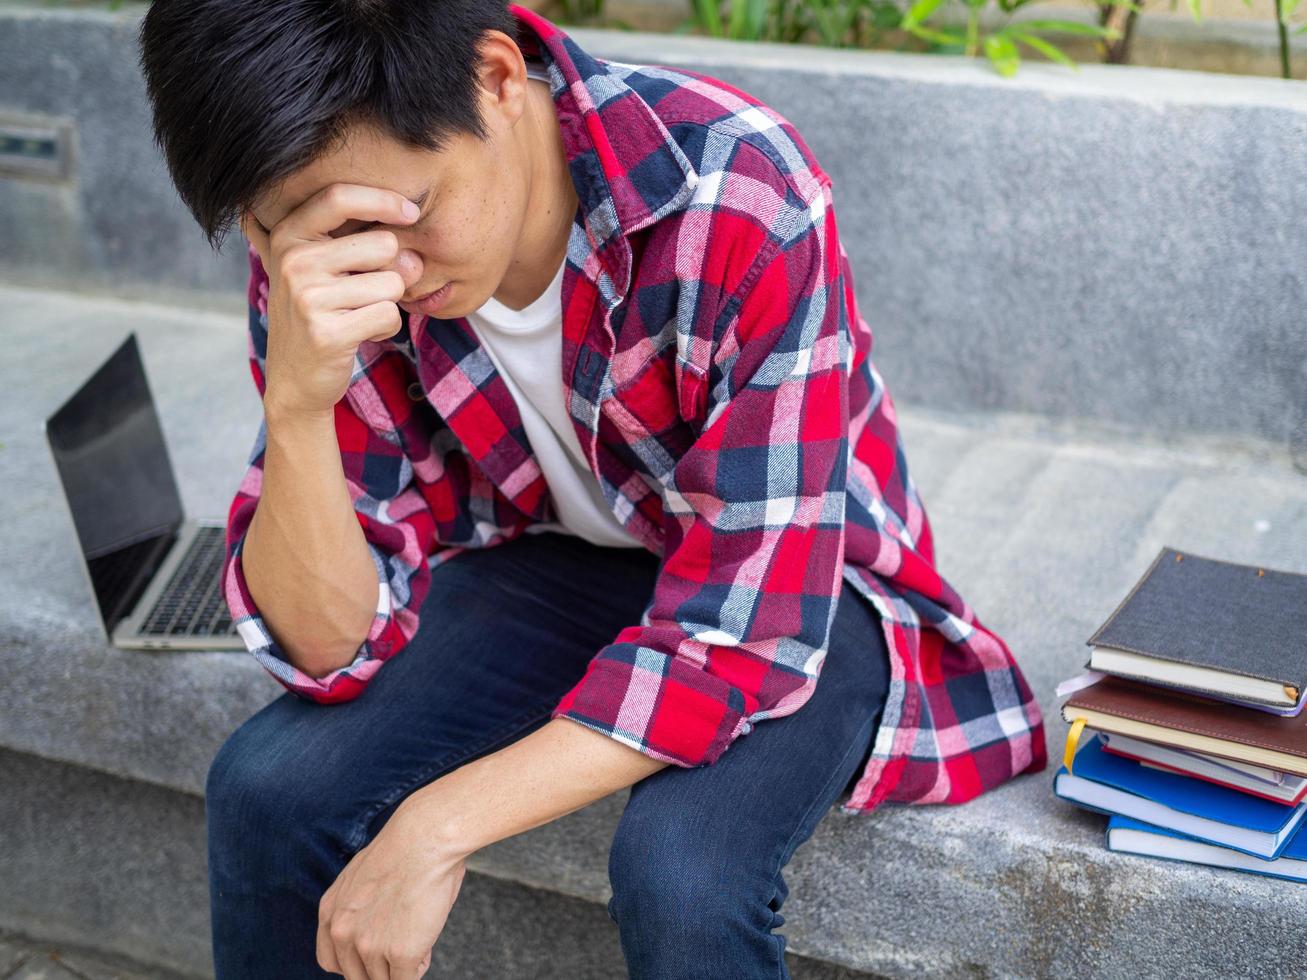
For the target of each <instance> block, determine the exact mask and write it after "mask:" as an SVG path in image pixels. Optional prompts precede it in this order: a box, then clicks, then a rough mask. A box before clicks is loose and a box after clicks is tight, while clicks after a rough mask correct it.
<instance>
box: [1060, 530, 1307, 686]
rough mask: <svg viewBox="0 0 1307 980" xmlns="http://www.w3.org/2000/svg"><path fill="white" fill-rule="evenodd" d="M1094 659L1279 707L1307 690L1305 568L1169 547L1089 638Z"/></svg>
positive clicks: (1144, 676) (1131, 674) (1156, 680)
mask: <svg viewBox="0 0 1307 980" xmlns="http://www.w3.org/2000/svg"><path fill="white" fill-rule="evenodd" d="M1086 642H1087V644H1088V645H1089V646H1091V647H1093V648H1094V650H1093V652H1092V654H1091V656H1090V660H1089V666H1090V667H1091V668H1092V669H1094V670H1101V671H1103V672H1104V673H1108V674H1115V675H1116V676H1118V677H1126V678H1130V679H1133V680H1140V681H1145V682H1148V683H1153V684H1164V685H1170V686H1173V687H1180V688H1184V689H1185V690H1190V691H1197V692H1208V693H1211V694H1214V695H1217V696H1225V697H1232V698H1236V699H1238V700H1242V701H1247V702H1249V703H1250V704H1264V705H1267V706H1271V707H1275V708H1285V707H1292V706H1295V705H1296V706H1299V707H1301V704H1302V702H1303V695H1304V692H1307V575H1305V574H1301V573H1298V572H1289V571H1284V570H1280V569H1273V568H1265V567H1260V566H1257V565H1243V564H1239V563H1237V562H1232V561H1223V560H1221V559H1217V558H1208V557H1205V556H1203V555H1196V554H1194V553H1193V552H1190V551H1183V550H1180V549H1177V548H1172V547H1170V546H1163V548H1162V550H1161V551H1160V552H1158V555H1157V557H1156V558H1154V559H1153V563H1152V564H1151V565H1150V566H1149V567H1148V570H1147V571H1146V572H1144V574H1143V576H1142V577H1141V578H1140V579H1139V581H1138V582H1136V583H1135V585H1134V587H1133V588H1132V589H1131V590H1130V592H1129V593H1128V594H1127V595H1126V597H1125V599H1123V600H1122V601H1121V604H1120V605H1119V606H1117V607H1116V609H1115V610H1114V611H1113V612H1112V614H1111V615H1110V616H1109V617H1108V618H1107V621H1106V622H1105V623H1103V625H1102V626H1100V627H1099V628H1098V629H1097V630H1096V631H1095V632H1094V635H1093V636H1091V637H1090V638H1089V639H1088V640H1087V641H1086Z"/></svg>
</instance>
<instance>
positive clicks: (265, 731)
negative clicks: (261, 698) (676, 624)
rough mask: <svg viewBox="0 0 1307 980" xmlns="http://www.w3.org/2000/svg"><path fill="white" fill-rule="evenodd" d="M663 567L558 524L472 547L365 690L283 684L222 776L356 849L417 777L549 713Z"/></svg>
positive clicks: (439, 577) (437, 583) (224, 758)
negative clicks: (305, 694)
mask: <svg viewBox="0 0 1307 980" xmlns="http://www.w3.org/2000/svg"><path fill="white" fill-rule="evenodd" d="M657 567H658V559H657V557H656V556H655V555H652V554H650V553H648V552H646V551H644V550H643V549H638V548H606V547H600V546H597V545H593V544H590V543H589V542H587V541H584V540H583V539H581V538H577V537H575V536H572V535H565V534H561V533H555V532H549V533H544V534H527V535H522V536H521V537H519V538H516V539H514V540H512V541H509V542H506V543H504V544H501V545H497V546H494V547H491V548H486V549H470V550H468V551H465V552H462V553H461V554H459V555H457V556H455V557H454V558H452V559H450V560H449V561H447V562H444V563H442V564H441V565H438V566H437V567H436V568H435V569H433V570H432V581H431V589H430V592H429V594H428V595H427V596H426V598H425V599H424V601H423V605H422V607H421V615H420V621H419V627H418V630H417V632H416V634H415V635H414V637H413V639H412V640H411V641H410V642H409V643H408V644H407V645H406V646H405V647H404V648H403V649H401V650H400V651H399V653H397V654H395V655H394V656H393V657H392V658H391V659H389V660H387V661H386V663H384V664H383V665H382V667H381V669H380V670H378V671H377V673H376V674H375V675H374V676H373V678H372V680H371V682H370V683H369V684H368V686H367V687H366V688H365V689H364V691H363V693H362V694H360V695H359V696H358V697H356V698H354V699H353V700H350V701H346V702H343V703H339V704H332V705H322V704H315V703H312V702H310V701H307V700H304V699H302V698H300V697H298V696H296V695H294V694H291V693H290V692H287V693H285V694H284V695H282V696H281V697H280V698H278V699H277V700H275V701H273V702H272V703H270V704H268V705H267V706H265V707H264V708H263V709H262V710H260V711H259V712H257V713H256V714H254V715H253V716H251V717H250V718H249V719H248V720H247V721H245V722H244V723H243V724H242V725H241V726H240V727H239V728H238V729H237V730H236V731H235V732H234V733H233V734H232V735H231V736H230V737H229V739H228V740H227V742H226V743H225V744H224V745H223V747H222V749H221V750H220V751H219V753H218V757H217V758H215V760H214V763H213V765H212V766H211V769H210V773H209V782H210V785H211V786H213V785H216V784H218V783H219V782H220V781H221V780H223V779H224V778H226V777H230V778H229V782H230V783H232V784H238V785H239V786H240V787H241V789H240V790H239V791H240V792H241V793H242V795H245V796H247V797H253V796H255V795H258V794H261V793H262V794H266V795H267V796H268V797H269V798H271V799H275V800H277V801H278V803H277V807H278V810H279V812H280V813H282V814H284V816H285V819H286V820H287V821H290V820H294V819H296V818H297V817H300V818H303V817H305V816H306V814H304V813H300V814H296V813H295V812H294V811H295V806H296V804H297V803H299V804H302V808H303V809H304V810H305V811H307V812H308V813H311V814H312V815H313V819H315V820H316V822H317V825H318V828H319V829H320V830H322V831H324V832H325V833H326V834H327V835H328V836H329V837H330V838H332V839H333V841H334V842H335V844H336V846H337V848H338V849H339V852H340V855H341V857H343V858H347V857H348V856H350V855H352V854H353V853H355V852H356V851H357V850H358V849H360V848H362V847H363V846H364V845H366V844H367V843H368V841H369V840H371V838H372V837H374V836H375V834H376V833H377V832H378V831H379V830H380V828H381V826H382V825H384V823H385V821H386V820H387V819H388V818H389V816H390V814H391V813H393V812H394V809H395V808H396V807H397V806H398V805H399V804H400V803H401V802H402V801H403V799H404V798H405V797H407V796H408V795H409V794H411V793H412V792H413V791H414V790H416V789H418V788H419V787H421V786H423V785H426V784H427V783H429V782H431V781H432V780H434V779H436V778H438V777H439V776H441V775H443V774H444V773H446V772H449V771H451V770H452V769H454V768H457V767H458V766H460V765H462V764H463V763H465V762H467V761H470V760H471V759H473V758H476V757H477V756H480V755H483V754H486V753H488V752H491V751H494V750H496V749H498V748H500V747H502V746H503V745H506V744H508V743H510V742H512V741H514V740H515V739H516V738H519V737H521V736H522V735H524V734H526V733H527V732H529V731H530V730H532V729H534V728H535V727H538V726H539V725H541V724H544V723H545V722H546V721H547V720H548V716H549V713H550V711H551V710H552V709H553V707H554V705H555V704H556V703H557V702H558V700H559V699H560V698H561V697H562V696H563V694H565V693H566V692H567V690H568V689H569V688H570V687H571V686H572V685H573V684H575V683H576V682H577V681H578V680H579V679H580V678H581V676H582V675H583V674H584V673H585V669H586V667H587V665H588V664H589V662H590V660H591V659H592V658H593V657H594V655H595V653H596V652H597V651H598V650H599V648H600V647H602V646H603V645H605V644H606V643H609V642H611V641H612V639H613V638H614V637H615V636H616V634H617V633H618V632H619V631H620V630H621V629H623V628H625V627H627V626H630V625H632V624H634V623H637V622H639V618H640V615H641V613H642V612H643V610H644V608H645V606H646V605H647V603H648V600H649V598H650V596H651V595H652V590H653V584H654V580H655V577H656V571H657ZM242 809H243V808H242V807H239V806H237V807H235V808H233V812H240V811H241V810H242ZM245 812H248V811H245Z"/></svg>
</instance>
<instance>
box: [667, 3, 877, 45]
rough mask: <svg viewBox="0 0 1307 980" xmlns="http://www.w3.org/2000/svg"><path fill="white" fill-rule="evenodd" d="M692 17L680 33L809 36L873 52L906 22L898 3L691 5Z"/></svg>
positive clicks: (771, 37)
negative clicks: (883, 39) (887, 35)
mask: <svg viewBox="0 0 1307 980" xmlns="http://www.w3.org/2000/svg"><path fill="white" fill-rule="evenodd" d="M690 6H691V16H690V17H689V18H687V19H686V20H684V21H683V22H682V23H681V24H679V25H678V26H677V28H676V33H678V34H683V33H686V32H688V31H691V30H695V29H697V30H698V31H699V32H700V33H703V34H707V35H709V36H710V37H722V38H730V39H731V40H736V41H783V42H787V43H800V42H804V41H806V40H807V38H808V37H809V36H812V37H814V38H816V41H817V43H819V44H822V45H824V46H827V47H860V48H862V47H870V46H871V45H873V44H875V43H876V42H877V41H879V40H880V38H881V36H882V35H883V34H885V33H886V32H887V31H890V30H893V29H894V28H896V27H897V26H898V23H899V20H900V18H901V17H902V12H901V9H900V7H899V6H898V4H897V3H895V2H894V0H770V2H769V0H726V4H725V7H726V12H725V16H723V13H722V7H723V5H722V3H721V0H691V4H690Z"/></svg>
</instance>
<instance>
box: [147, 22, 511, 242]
mask: <svg viewBox="0 0 1307 980" xmlns="http://www.w3.org/2000/svg"><path fill="white" fill-rule="evenodd" d="M487 30H498V31H502V32H504V33H505V34H507V35H508V36H509V37H510V38H512V39H513V41H514V43H517V41H518V33H517V22H516V19H515V18H514V17H513V15H512V12H511V11H510V10H509V9H508V0H154V2H153V4H151V6H150V8H149V9H148V11H147V12H146V13H145V15H144V17H143V19H142V22H141V28H140V35H139V44H140V65H141V70H142V72H143V73H144V76H145V83H146V90H147V94H148V95H149V99H150V103H151V108H152V111H153V116H154V139H155V143H156V144H157V145H158V147H159V148H160V150H161V151H162V152H163V156H164V159H165V161H166V163H167V166H168V170H169V173H170V175H171V177H172V181H173V184H174V186H175V187H176V188H177V192H178V194H179V195H180V197H181V199H182V201H183V202H184V203H185V204H186V206H187V207H188V208H189V209H190V211H191V213H192V214H193V215H194V216H195V220H196V221H197V222H199V225H200V227H201V228H202V229H203V231H204V235H205V237H206V238H207V239H208V242H209V245H210V247H212V248H213V249H215V250H217V249H220V248H221V247H222V242H223V239H224V238H225V236H226V233H227V231H228V230H229V229H230V227H231V226H232V225H233V224H234V223H235V222H236V221H237V220H238V219H239V216H240V212H241V211H242V210H244V209H245V208H248V207H250V206H252V204H253V202H254V201H255V200H256V199H257V198H259V197H260V196H261V195H262V194H263V193H264V191H265V190H267V189H270V188H272V187H275V186H276V185H277V184H279V183H280V182H281V181H282V180H284V179H285V178H286V177H288V176H290V174H292V173H293V172H294V171H296V170H298V169H300V168H301V167H303V166H305V165H307V164H309V163H310V162H312V161H313V160H314V159H316V158H317V157H319V156H320V155H323V154H325V153H329V152H332V151H333V150H334V149H335V148H336V147H338V146H339V145H340V143H341V142H342V141H343V140H344V138H345V137H346V135H347V131H348V129H349V128H350V127H351V126H353V125H355V124H367V125H372V126H374V127H376V128H377V129H378V130H379V131H380V132H381V133H383V134H385V135H389V136H391V137H393V138H394V139H396V140H397V141H399V142H400V143H403V144H404V145H406V146H409V147H413V148H417V149H427V150H433V151H437V152H438V151H440V150H443V149H444V148H445V146H446V145H447V141H448V139H449V137H451V136H453V135H456V134H467V135H471V136H475V137H476V138H478V139H483V140H484V139H486V138H487V135H488V133H487V131H486V129H485V126H484V122H483V120H482V118H481V115H480V111H479V102H478V95H477V89H478V77H477V71H476V69H477V64H478V60H479V55H478V47H479V45H480V43H481V40H482V37H483V35H484V33H485V32H486V31H487Z"/></svg>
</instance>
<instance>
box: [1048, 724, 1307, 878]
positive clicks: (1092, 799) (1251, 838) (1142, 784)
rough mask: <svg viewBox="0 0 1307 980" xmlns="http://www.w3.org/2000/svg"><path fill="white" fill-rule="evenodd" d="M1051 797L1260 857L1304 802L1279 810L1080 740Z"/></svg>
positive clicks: (1280, 842) (1274, 847) (1276, 843)
mask: <svg viewBox="0 0 1307 980" xmlns="http://www.w3.org/2000/svg"><path fill="white" fill-rule="evenodd" d="M1053 792H1054V793H1055V794H1056V795H1057V796H1059V797H1060V798H1062V799H1064V800H1066V801H1067V802H1069V803H1074V804H1076V805H1077V806H1080V807H1084V808H1085V809H1087V810H1096V811H1098V812H1099V813H1107V814H1113V813H1119V814H1122V815H1124V816H1127V817H1134V818H1135V819H1136V820H1142V821H1144V822H1145V823H1150V824H1153V825H1155V826H1158V827H1165V828H1167V829H1168V830H1175V831H1178V832H1179V833H1182V834H1186V835H1188V836H1190V837H1196V838H1198V839H1199V840H1203V841H1207V842H1208V843H1210V844H1220V845H1223V846H1224V847H1230V848H1234V849H1235V850H1236V851H1243V852H1244V853H1246V854H1251V855H1254V856H1256V857H1259V858H1277V857H1279V856H1280V851H1281V850H1283V848H1284V846H1285V845H1286V844H1287V843H1288V841H1289V838H1290V837H1292V836H1293V832H1294V831H1295V830H1297V829H1298V825H1299V824H1300V823H1301V822H1302V819H1303V816H1304V814H1307V801H1303V802H1302V803H1299V804H1298V805H1297V806H1294V807H1290V806H1285V805H1284V804H1282V803H1273V802H1271V801H1270V800H1264V799H1261V798H1260V797H1257V796H1253V795H1252V794H1250V793H1241V792H1240V791H1239V790H1236V789H1229V788H1228V787H1225V786H1217V785H1216V784H1215V783H1209V782H1206V781H1205V780H1202V779H1194V778H1193V777H1192V776H1183V775H1181V774H1179V773H1174V772H1166V771H1165V770H1161V769H1151V768H1149V767H1147V766H1141V765H1140V764H1139V763H1138V762H1136V761H1135V760H1134V759H1125V758H1122V757H1120V756H1116V755H1113V754H1112V753H1110V752H1106V751H1104V750H1103V747H1102V745H1101V744H1100V743H1099V741H1098V739H1096V738H1083V739H1081V740H1080V744H1079V745H1078V746H1077V748H1076V754H1075V758H1074V760H1073V763H1072V772H1068V771H1067V768H1066V766H1060V767H1059V768H1058V771H1057V774H1056V775H1055V776H1054V777H1053Z"/></svg>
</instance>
